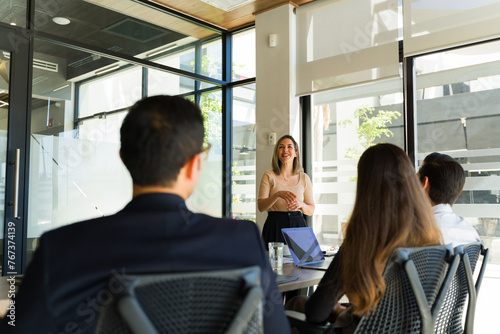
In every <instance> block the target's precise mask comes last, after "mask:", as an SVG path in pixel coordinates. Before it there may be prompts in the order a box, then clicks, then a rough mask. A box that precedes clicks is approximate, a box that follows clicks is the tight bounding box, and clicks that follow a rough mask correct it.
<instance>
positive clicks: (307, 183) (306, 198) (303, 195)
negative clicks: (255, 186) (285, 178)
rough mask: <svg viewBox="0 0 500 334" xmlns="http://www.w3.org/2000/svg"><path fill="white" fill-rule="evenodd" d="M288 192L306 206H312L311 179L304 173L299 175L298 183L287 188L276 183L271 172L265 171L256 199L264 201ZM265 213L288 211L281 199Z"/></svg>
mask: <svg viewBox="0 0 500 334" xmlns="http://www.w3.org/2000/svg"><path fill="white" fill-rule="evenodd" d="M282 190H286V191H290V192H292V193H294V194H295V195H296V196H297V199H299V200H301V201H302V202H304V203H306V204H313V203H314V199H313V189H312V185H311V179H309V176H307V174H306V173H302V172H300V173H299V182H298V183H297V184H296V185H293V186H287V185H284V184H282V183H280V182H279V181H278V179H277V178H276V174H274V172H273V171H272V170H266V171H265V172H264V175H263V176H262V179H261V181H260V188H259V197H258V199H266V198H268V197H270V196H271V195H273V194H275V193H277V192H278V191H282ZM267 211H289V210H288V208H287V206H286V201H285V200H284V199H283V198H278V200H277V201H276V202H275V203H274V204H273V206H271V207H270V208H269V210H267Z"/></svg>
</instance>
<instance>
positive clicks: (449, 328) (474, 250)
mask: <svg viewBox="0 0 500 334" xmlns="http://www.w3.org/2000/svg"><path fill="white" fill-rule="evenodd" d="M485 253H487V250H486V252H485V249H484V246H483V244H482V243H481V242H477V243H472V244H468V245H465V246H459V247H456V248H455V254H457V255H458V256H460V264H459V266H458V269H457V272H456V273H455V275H454V277H453V280H452V282H451V285H450V288H449V290H448V293H447V294H446V297H445V300H444V303H443V306H442V308H441V310H440V312H439V315H438V317H437V320H436V326H435V329H434V331H435V333H439V334H455V333H472V330H473V325H474V313H475V307H476V289H475V286H474V282H473V280H472V275H473V273H474V270H475V268H476V264H477V261H478V259H479V256H480V255H482V254H483V255H484V254H485ZM485 260H487V258H486V259H485V258H483V267H484V265H486V261H485ZM469 268H470V269H469ZM481 272H483V270H481ZM480 278H482V274H480ZM478 282H479V284H480V280H478ZM467 297H468V306H467V308H465V302H466V300H467ZM465 309H467V319H468V321H467V322H466V326H465V328H464V327H463V326H462V323H463V320H462V318H463V314H464V310H465Z"/></svg>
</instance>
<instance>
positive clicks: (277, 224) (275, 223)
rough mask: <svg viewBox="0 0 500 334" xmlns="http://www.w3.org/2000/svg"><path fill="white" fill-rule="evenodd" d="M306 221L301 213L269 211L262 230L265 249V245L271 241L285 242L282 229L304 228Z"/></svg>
mask: <svg viewBox="0 0 500 334" xmlns="http://www.w3.org/2000/svg"><path fill="white" fill-rule="evenodd" d="M306 226H307V224H306V220H305V219H304V214H303V213H302V212H301V211H289V212H283V211H270V212H268V213H267V219H266V222H265V223H264V228H263V229H262V238H263V239H264V245H265V248H266V249H267V243H268V242H271V241H281V242H285V239H284V238H283V233H281V229H282V228H289V227H306Z"/></svg>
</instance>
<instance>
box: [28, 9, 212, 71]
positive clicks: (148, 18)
mask: <svg viewBox="0 0 500 334" xmlns="http://www.w3.org/2000/svg"><path fill="white" fill-rule="evenodd" d="M35 30H37V31H41V32H43V33H46V34H50V35H53V36H57V37H61V38H64V39H66V40H70V41H72V42H74V43H83V44H85V45H89V46H92V47H96V48H98V49H99V50H102V51H103V52H108V51H110V52H115V53H117V54H121V55H124V56H132V57H136V58H139V59H148V60H151V61H153V62H158V63H162V61H163V57H162V56H164V55H165V54H167V53H171V52H172V51H174V50H175V51H180V50H190V51H189V52H191V57H192V60H193V62H191V61H189V60H187V63H182V62H181V63H177V64H175V65H174V67H175V68H177V69H183V70H185V71H189V72H192V73H198V74H205V75H206V73H204V72H202V67H201V66H195V64H194V52H195V49H196V48H197V47H198V46H199V45H200V44H201V43H202V41H206V40H212V41H219V43H218V46H217V47H214V48H213V50H212V51H210V52H207V54H210V55H211V56H213V57H212V59H213V60H214V61H219V62H221V54H222V49H221V43H220V39H221V33H220V32H216V31H214V30H212V29H207V28H204V27H203V26H201V25H199V24H194V23H191V22H189V21H187V20H185V19H181V18H178V17H176V16H173V15H170V14H168V13H166V12H165V11H161V10H158V9H155V8H152V7H148V6H144V5H142V4H141V3H139V2H130V1H106V2H102V1H100V2H94V1H82V0H77V1H66V2H63V1H51V2H47V1H35ZM95 57H99V56H95ZM96 60H98V59H93V63H92V64H93V65H94V66H95V65H101V67H104V66H107V65H110V64H112V63H113V61H112V60H110V59H106V58H104V59H102V60H100V61H97V62H96ZM86 61H87V60H82V64H81V66H85V63H86ZM184 65H187V66H184ZM84 68H85V67H83V68H82V69H84ZM86 69H87V70H88V68H86ZM210 77H213V78H216V76H210ZM218 78H219V79H220V77H218Z"/></svg>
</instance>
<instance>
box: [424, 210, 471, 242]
mask: <svg viewBox="0 0 500 334" xmlns="http://www.w3.org/2000/svg"><path fill="white" fill-rule="evenodd" d="M432 210H433V211H434V216H435V217H436V222H437V225H438V227H439V229H440V230H441V234H442V235H443V241H444V243H445V244H450V243H451V244H452V245H453V247H456V246H459V245H467V244H470V243H473V242H478V241H481V239H480V238H479V234H478V233H477V231H476V229H475V228H474V227H472V226H471V225H470V224H469V222H467V220H465V219H464V218H463V217H460V216H458V215H457V214H455V213H454V212H453V210H452V209H451V205H449V204H437V205H434V206H433V207H432Z"/></svg>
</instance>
